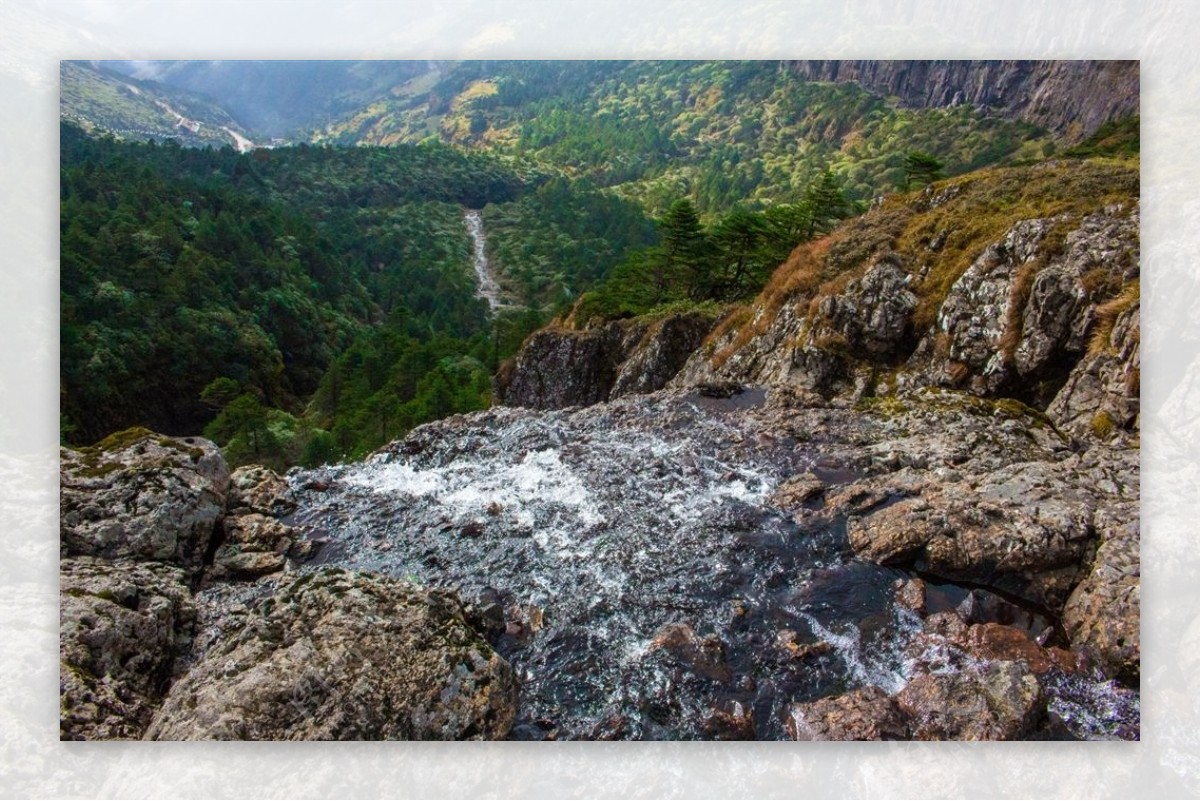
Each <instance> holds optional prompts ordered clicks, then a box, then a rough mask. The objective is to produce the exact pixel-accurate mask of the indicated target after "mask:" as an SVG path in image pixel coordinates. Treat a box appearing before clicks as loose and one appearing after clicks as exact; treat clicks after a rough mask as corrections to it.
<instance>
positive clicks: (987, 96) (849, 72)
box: [786, 60, 1140, 143]
mask: <svg viewBox="0 0 1200 801" xmlns="http://www.w3.org/2000/svg"><path fill="white" fill-rule="evenodd" d="M786 63H787V65H788V67H789V68H790V69H792V70H793V71H794V72H795V73H796V74H797V75H801V76H803V77H804V78H806V79H808V80H812V81H838V82H845V81H849V82H853V83H857V84H859V85H860V86H862V87H864V88H865V89H867V90H868V91H871V92H874V93H876V94H880V95H885V96H890V97H895V98H897V99H898V100H899V101H900V102H901V103H902V104H904V105H906V106H912V107H916V108H931V107H947V106H957V105H962V104H966V105H970V106H975V107H977V108H981V109H987V110H990V111H995V112H999V113H1000V114H1002V115H1004V116H1005V117H1008V118H1011V119H1020V120H1024V121H1026V122H1031V123H1033V124H1035V125H1040V126H1042V127H1045V128H1047V129H1049V130H1050V131H1052V132H1054V134H1055V135H1057V136H1061V137H1063V138H1064V139H1066V141H1068V142H1070V143H1076V142H1079V141H1081V140H1083V139H1086V138H1087V137H1089V136H1091V135H1092V134H1094V133H1095V132H1096V131H1097V129H1099V128H1100V126H1102V125H1104V124H1105V123H1107V122H1112V121H1114V120H1117V119H1120V118H1122V117H1129V116H1133V115H1136V114H1137V113H1138V100H1139V88H1140V87H1139V80H1140V69H1139V64H1138V62H1136V61H965V60H964V61H789V62H786Z"/></svg>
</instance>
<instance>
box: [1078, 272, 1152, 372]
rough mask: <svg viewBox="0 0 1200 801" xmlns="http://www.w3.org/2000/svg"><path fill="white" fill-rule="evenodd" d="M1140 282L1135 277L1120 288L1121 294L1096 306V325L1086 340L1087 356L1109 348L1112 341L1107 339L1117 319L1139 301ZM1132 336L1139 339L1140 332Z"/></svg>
mask: <svg viewBox="0 0 1200 801" xmlns="http://www.w3.org/2000/svg"><path fill="white" fill-rule="evenodd" d="M1141 283H1142V282H1141V281H1140V280H1137V279H1135V280H1133V281H1130V282H1129V283H1128V284H1126V285H1125V288H1124V289H1122V290H1121V294H1119V295H1117V296H1116V297H1115V298H1113V299H1112V300H1110V301H1108V302H1107V303H1102V304H1100V306H1098V307H1097V308H1096V327H1095V329H1093V330H1092V337H1091V339H1090V340H1088V356H1099V355H1100V354H1101V353H1104V352H1106V351H1108V350H1109V349H1110V348H1111V345H1112V343H1111V342H1110V341H1109V340H1111V339H1112V332H1113V328H1114V327H1115V326H1116V324H1117V319H1118V318H1119V317H1120V316H1121V315H1122V314H1124V313H1125V312H1126V311H1128V310H1129V309H1131V308H1133V306H1134V305H1136V304H1137V303H1140V302H1141V298H1142V289H1141ZM1134 336H1135V337H1138V338H1139V339H1140V336H1141V334H1140V332H1135V333H1134Z"/></svg>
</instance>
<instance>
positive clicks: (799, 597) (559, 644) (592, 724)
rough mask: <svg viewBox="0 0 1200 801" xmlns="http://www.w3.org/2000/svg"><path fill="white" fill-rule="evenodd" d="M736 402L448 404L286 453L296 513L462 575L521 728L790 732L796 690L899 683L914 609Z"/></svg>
mask: <svg viewBox="0 0 1200 801" xmlns="http://www.w3.org/2000/svg"><path fill="white" fill-rule="evenodd" d="M739 402H742V403H744V401H739ZM737 403H738V402H730V403H729V404H726V405H724V406H723V405H722V404H721V402H713V401H711V400H709V399H701V398H699V397H697V396H675V397H659V396H654V397H653V398H637V399H629V400H626V401H619V402H615V403H611V404H606V405H603V406H597V407H591V408H589V409H586V410H577V411H571V410H566V411H559V412H531V411H527V410H520V409H507V408H496V409H493V410H490V411H488V412H484V413H480V414H476V415H471V416H470V417H465V418H452V419H451V420H448V421H443V422H441V423H436V424H433V425H430V426H426V427H423V428H421V429H418V430H417V431H415V432H414V433H413V434H412V435H410V436H409V437H408V438H407V439H406V440H404V441H402V442H398V443H393V445H391V446H389V447H388V448H387V449H385V450H384V451H383V452H380V453H378V454H376V455H375V456H373V457H371V458H370V459H368V460H367V461H366V462H363V463H359V464H353V465H345V466H337V467H332V468H323V469H321V470H317V471H303V472H298V473H294V474H293V475H292V478H291V480H292V482H293V485H294V486H295V487H296V488H297V490H298V493H299V495H300V500H301V504H300V509H301V511H300V512H299V513H298V514H297V515H296V517H295V519H294V520H293V521H292V522H294V523H296V524H298V525H301V526H302V527H303V528H304V529H305V530H306V532H307V534H308V535H309V536H311V537H314V538H322V539H325V540H327V543H326V544H325V545H324V546H323V547H322V549H321V551H320V553H319V555H318V558H317V560H316V563H317V564H321V563H334V564H339V565H343V566H347V567H351V568H356V569H367V570H376V571H381V572H385V573H388V574H391V575H395V576H400V577H406V578H409V579H411V580H413V581H415V582H417V583H419V584H423V585H426V586H431V587H448V588H453V589H456V590H457V591H458V592H459V593H460V594H461V596H462V597H463V598H464V600H465V601H467V602H468V603H469V604H471V605H472V606H473V608H474V610H475V611H474V612H473V614H475V615H477V617H478V618H479V619H481V620H483V621H484V623H485V626H487V625H490V626H491V632H492V636H491V639H492V641H493V642H494V643H495V645H496V647H497V650H499V651H500V653H501V654H503V655H504V656H505V657H506V658H507V659H508V660H509V661H510V662H511V663H512V665H513V666H514V668H515V669H516V671H517V674H518V676H519V678H520V681H521V687H522V696H521V702H520V711H519V717H518V721H517V725H516V727H515V729H514V732H513V736H514V737H516V738H527V739H545V738H594V737H618V738H653V739H678V738H701V737H712V736H725V735H729V734H730V729H731V728H732V729H733V730H737V731H740V732H741V733H742V734H743V735H744V734H746V733H747V732H749V733H751V734H753V735H754V736H756V737H758V738H760V739H779V738H783V737H785V736H786V732H785V729H784V721H785V720H786V718H787V714H788V712H789V709H790V705H791V704H792V703H794V702H802V701H807V700H814V699H817V698H820V697H824V696H827V695H831V694H834V693H837V692H841V691H844V690H846V689H850V688H855V687H860V686H863V685H866V684H875V685H878V686H881V687H883V688H885V689H887V690H889V691H896V690H898V689H900V687H902V686H903V685H904V683H905V682H906V681H907V678H908V670H909V661H908V658H907V657H906V654H905V650H906V648H907V646H908V645H909V643H910V642H911V640H912V638H913V636H914V635H915V634H916V633H917V632H918V631H919V630H920V627H921V623H920V620H919V619H918V618H917V617H916V616H915V615H913V614H912V613H911V612H909V611H908V610H906V609H904V608H902V607H898V606H897V605H896V604H895V601H894V590H893V583H894V582H895V580H896V579H897V578H901V577H904V576H906V575H907V574H905V573H903V572H901V571H898V570H893V569H889V568H883V567H879V566H876V565H871V564H866V563H863V562H860V561H857V560H855V559H854V558H853V557H852V555H851V552H850V549H849V547H848V544H847V540H846V533H845V526H844V523H835V524H831V525H830V524H827V525H823V526H821V527H802V526H800V525H797V524H796V523H795V522H794V521H793V519H792V518H790V517H788V516H786V515H783V514H781V513H780V512H779V511H778V510H776V509H775V508H773V507H772V506H771V504H770V496H771V493H772V490H773V489H774V488H775V487H776V486H777V485H778V484H779V482H780V481H781V480H783V479H785V478H786V477H788V476H791V475H794V474H796V473H798V472H803V471H805V470H809V469H812V468H813V467H814V465H815V463H816V461H817V459H816V456H815V454H813V453H812V452H810V451H809V450H807V449H806V446H805V445H804V444H803V443H799V442H796V441H793V440H788V439H786V438H762V437H755V436H753V432H751V431H749V430H747V429H746V427H745V423H744V417H743V416H742V415H741V414H740V412H741V411H742V410H741V409H739V408H737ZM826 469H828V466H827V465H826ZM846 476H847V480H851V476H852V472H851V471H846ZM731 720H732V721H734V722H733V723H730V721H731ZM722 721H724V723H722ZM739 727H740V728H739Z"/></svg>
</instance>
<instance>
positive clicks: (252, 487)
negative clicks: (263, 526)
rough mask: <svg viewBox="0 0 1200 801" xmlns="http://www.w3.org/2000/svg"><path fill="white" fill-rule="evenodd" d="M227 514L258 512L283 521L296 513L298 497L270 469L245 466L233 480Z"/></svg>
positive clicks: (237, 471)
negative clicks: (281, 518)
mask: <svg viewBox="0 0 1200 801" xmlns="http://www.w3.org/2000/svg"><path fill="white" fill-rule="evenodd" d="M226 510H227V511H228V512H229V514H234V515H236V514H245V513H247V512H255V513H258V514H263V515H271V516H274V517H280V516H283V515H287V514H290V513H291V512H294V511H295V510H296V496H295V493H294V492H292V489H291V487H289V486H288V483H287V482H286V481H285V480H283V478H281V477H280V476H279V474H278V473H276V472H275V471H274V470H272V469H270V468H269V467H263V466H262V465H259V464H252V465H244V466H242V467H239V468H238V469H237V470H234V471H233V474H232V475H231V476H230V486H229V498H228V501H227V503H226Z"/></svg>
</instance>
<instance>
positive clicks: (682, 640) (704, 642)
mask: <svg viewBox="0 0 1200 801" xmlns="http://www.w3.org/2000/svg"><path fill="white" fill-rule="evenodd" d="M650 648H651V649H656V648H661V649H662V650H664V651H666V652H667V653H669V654H670V655H671V656H673V657H675V658H676V659H678V660H679V661H680V662H682V663H683V664H685V665H687V666H688V667H689V668H691V669H692V670H694V671H695V672H696V673H698V674H699V675H701V676H704V677H706V678H710V679H713V680H714V681H729V680H730V679H731V678H733V674H732V672H731V671H730V670H729V665H728V664H726V662H725V645H724V643H722V642H721V640H720V638H719V637H716V636H712V635H710V636H708V637H700V636H699V635H697V634H696V632H695V631H694V630H693V629H692V627H691V626H689V625H688V624H686V623H668V624H667V625H665V626H663V627H662V628H661V629H659V630H658V631H657V632H656V633H655V635H654V639H653V641H652V642H651V644H650Z"/></svg>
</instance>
